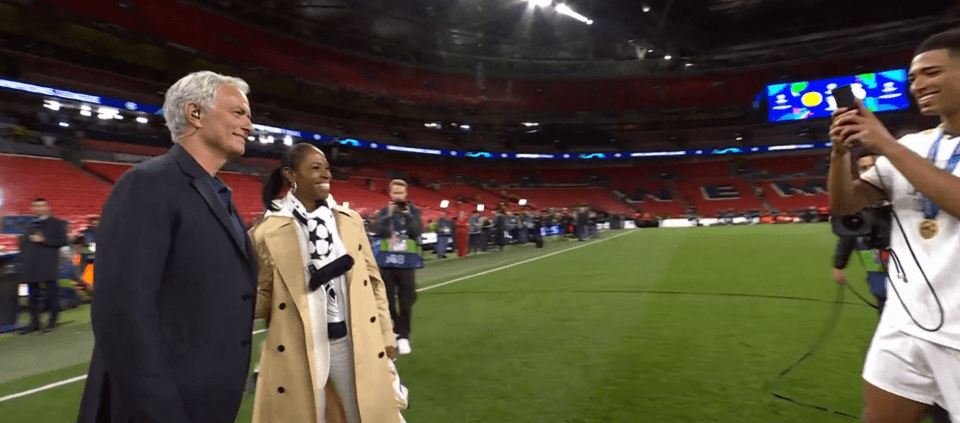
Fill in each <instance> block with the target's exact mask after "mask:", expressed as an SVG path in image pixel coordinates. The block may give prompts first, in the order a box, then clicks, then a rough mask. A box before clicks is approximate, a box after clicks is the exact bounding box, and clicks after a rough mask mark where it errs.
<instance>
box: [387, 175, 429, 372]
mask: <svg viewBox="0 0 960 423" xmlns="http://www.w3.org/2000/svg"><path fill="white" fill-rule="evenodd" d="M422 234H423V221H422V220H421V219H420V210H418V209H417V208H416V207H414V206H413V204H412V203H410V202H409V201H407V183H406V182H404V181H403V180H400V179H394V180H392V181H390V204H389V205H387V207H384V208H383V209H381V210H380V212H379V213H377V235H378V236H379V237H380V253H379V254H378V256H377V265H378V266H379V267H380V274H381V276H383V283H384V285H386V288H387V300H388V303H389V304H388V305H389V307H390V317H391V319H392V320H393V326H394V329H393V330H394V332H396V334H397V349H398V350H399V352H400V354H409V353H410V352H411V348H410V321H411V316H412V315H413V304H414V303H415V302H416V301H417V282H416V273H415V272H416V270H415V269H417V268H420V267H423V257H421V256H420V236H421V235H422ZM398 302H399V306H400V310H399V311H397V305H398V304H397V303H398Z"/></svg>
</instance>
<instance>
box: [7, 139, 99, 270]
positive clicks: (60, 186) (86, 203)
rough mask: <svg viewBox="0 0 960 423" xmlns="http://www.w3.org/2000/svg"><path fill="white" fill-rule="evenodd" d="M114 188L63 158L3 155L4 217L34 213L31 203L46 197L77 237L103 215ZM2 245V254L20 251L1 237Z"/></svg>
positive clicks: (11, 239) (10, 238)
mask: <svg viewBox="0 0 960 423" xmlns="http://www.w3.org/2000/svg"><path fill="white" fill-rule="evenodd" d="M110 188H111V186H110V184H107V183H105V182H102V181H100V180H98V179H96V178H94V177H93V176H90V175H88V174H86V173H84V172H83V171H81V170H80V169H78V168H76V167H73V166H71V165H69V164H67V163H66V162H64V161H62V160H60V159H50V158H38V157H24V156H15V155H7V154H0V192H2V194H0V195H2V198H3V204H2V205H0V215H23V214H32V213H31V212H30V203H32V202H33V200H34V199H36V198H41V197H42V198H44V199H46V200H47V201H48V202H49V204H50V207H51V208H52V209H53V212H54V214H55V215H57V216H59V217H60V218H61V219H64V220H66V221H67V222H69V224H70V228H69V233H70V234H71V235H74V234H76V233H77V232H78V231H80V230H81V229H83V228H84V227H86V224H87V220H88V219H89V218H90V217H91V216H97V215H99V214H100V210H101V208H102V206H103V202H104V201H105V200H106V199H107V195H108V194H109V193H110ZM0 246H2V247H3V250H0V251H7V250H16V248H17V239H16V237H13V236H7V235H4V236H0Z"/></svg>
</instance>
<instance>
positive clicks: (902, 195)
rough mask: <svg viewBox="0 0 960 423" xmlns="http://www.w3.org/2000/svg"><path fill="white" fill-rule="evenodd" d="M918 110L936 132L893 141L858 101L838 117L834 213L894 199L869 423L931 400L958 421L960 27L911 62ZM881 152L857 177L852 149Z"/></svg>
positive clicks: (904, 418)
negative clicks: (888, 295)
mask: <svg viewBox="0 0 960 423" xmlns="http://www.w3.org/2000/svg"><path fill="white" fill-rule="evenodd" d="M909 79H910V92H911V94H912V95H913V96H914V97H915V98H916V99H917V103H918V105H919V107H920V111H921V112H922V113H924V114H926V115H936V116H939V117H940V120H941V125H940V126H939V127H937V128H935V129H931V130H926V131H923V132H920V133H916V134H911V135H907V136H905V137H903V138H901V139H900V140H899V141H898V140H896V139H895V138H894V137H893V136H892V135H891V134H890V132H889V131H888V130H887V129H886V128H885V127H884V126H883V124H882V123H881V122H880V121H879V120H878V119H877V118H876V116H874V114H873V113H872V112H871V111H870V110H869V109H867V108H866V107H865V106H864V105H863V104H862V103H860V102H859V101H858V104H857V108H856V109H854V110H848V109H846V108H841V109H839V110H837V111H836V112H835V113H834V115H833V124H832V125H831V128H830V138H831V141H832V142H833V148H832V152H831V155H830V174H829V180H828V184H829V188H830V208H831V210H832V212H833V213H834V215H840V216H842V215H851V214H854V213H857V212H859V211H861V210H863V209H864V208H866V207H867V206H869V205H871V204H874V203H877V202H879V201H882V200H884V199H886V200H889V201H890V203H891V204H892V209H893V211H894V214H893V217H894V222H895V224H894V225H893V231H892V234H891V262H893V266H891V269H890V271H889V272H888V274H889V276H890V281H889V283H888V285H887V289H888V290H891V291H893V294H894V295H893V296H894V297H897V301H890V303H889V304H887V306H886V307H885V310H884V313H883V314H882V315H881V317H880V324H879V325H878V327H877V331H876V333H875V334H874V337H873V341H872V342H871V344H870V350H869V352H868V353H867V358H866V360H865V362H864V368H863V379H864V390H863V394H864V412H863V416H862V419H863V421H864V422H870V423H874V422H904V423H914V422H919V421H921V419H923V418H924V417H925V416H926V415H927V414H929V413H930V411H931V408H932V406H933V405H934V404H940V405H942V406H943V407H944V408H946V409H947V410H948V411H949V413H950V416H951V417H952V418H953V421H960V362H958V360H960V311H958V310H960V273H958V272H957V271H956V270H955V266H956V263H957V262H958V261H960V220H958V219H957V216H960V177H958V176H957V175H955V173H954V172H955V171H956V168H957V164H958V162H960V137H958V136H957V134H960V31H956V30H953V31H949V32H945V33H941V34H938V35H935V36H933V37H931V38H930V39H928V40H926V41H925V42H924V43H923V44H921V46H920V47H919V49H918V50H917V52H916V54H915V56H914V58H913V61H912V63H911V65H910V73H909ZM861 147H862V148H864V149H866V150H869V151H873V152H876V153H878V154H879V155H880V158H879V159H877V161H876V165H875V166H874V167H873V168H872V169H871V170H869V171H868V172H866V173H865V174H863V175H861V179H860V180H854V178H852V177H851V176H850V175H851V160H850V157H851V152H850V149H851V148H861Z"/></svg>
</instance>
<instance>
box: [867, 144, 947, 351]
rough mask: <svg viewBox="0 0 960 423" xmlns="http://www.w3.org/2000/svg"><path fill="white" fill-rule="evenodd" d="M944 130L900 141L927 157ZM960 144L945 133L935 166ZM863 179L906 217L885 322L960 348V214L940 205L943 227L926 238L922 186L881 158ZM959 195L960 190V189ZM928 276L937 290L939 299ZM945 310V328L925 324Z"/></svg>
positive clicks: (896, 228) (896, 236)
mask: <svg viewBox="0 0 960 423" xmlns="http://www.w3.org/2000/svg"><path fill="white" fill-rule="evenodd" d="M941 132H942V128H935V129H930V130H926V131H923V132H919V133H916V134H910V135H907V136H905V137H903V138H901V139H900V140H899V142H900V143H901V144H903V145H904V146H906V147H907V148H909V149H910V150H912V151H913V152H914V153H917V154H918V155H920V156H921V157H924V158H925V159H926V157H927V155H928V154H929V152H930V147H931V146H932V145H933V143H934V142H935V141H936V139H937V137H939V136H940V134H941ZM958 143H960V137H950V136H949V135H944V136H943V138H942V139H941V141H940V148H939V151H938V152H937V156H936V163H935V165H936V166H937V167H938V168H940V169H944V168H946V167H947V161H948V160H949V159H950V156H951V155H952V154H953V152H954V149H955V148H956V147H957V144H958ZM957 171H960V167H958V169H955V170H954V175H957V174H958V173H957ZM861 178H862V179H864V180H865V181H867V182H869V183H871V184H873V185H875V186H877V187H879V188H881V189H882V190H883V191H884V192H886V196H887V198H888V199H889V200H890V202H891V203H892V204H893V210H894V212H895V213H896V216H897V217H898V218H899V221H900V224H899V225H898V224H897V220H896V219H894V221H893V230H892V234H891V247H892V250H893V253H894V254H895V255H896V257H897V258H898V259H899V263H900V267H901V268H902V270H900V271H899V272H898V271H897V265H896V261H895V260H893V259H892V258H891V260H890V261H889V262H888V264H887V267H888V270H889V272H888V273H889V275H890V278H889V279H888V280H887V304H886V307H885V309H884V311H883V316H882V317H881V319H880V324H882V325H889V326H892V327H894V328H896V329H898V330H900V331H902V332H904V333H906V334H908V335H911V336H914V337H917V338H920V339H924V340H927V341H930V342H933V343H936V344H940V345H944V346H948V347H951V348H954V349H958V350H960V219H957V217H956V216H953V215H951V214H949V213H947V212H946V211H944V210H940V213H939V214H938V215H937V217H936V219H935V220H936V222H937V225H938V226H939V231H938V232H937V234H936V235H935V236H934V237H933V238H931V239H929V240H927V239H924V238H923V237H921V236H920V224H921V223H922V222H923V220H924V215H923V205H922V202H921V201H920V196H919V191H917V190H916V189H915V188H914V186H913V184H912V183H911V182H910V181H908V180H907V178H906V177H904V176H903V174H902V173H900V171H898V170H897V169H896V168H895V167H894V166H893V164H891V163H890V160H889V159H887V158H886V157H880V158H878V159H877V161H876V165H875V166H874V167H873V168H872V169H870V170H868V171H867V172H865V173H864V174H863V175H861ZM955 195H960V192H957V193H956V194H955ZM901 227H902V230H901ZM911 249H912V254H911ZM918 263H919V264H918ZM921 269H922V271H921ZM924 274H925V275H926V279H925V278H924ZM927 280H929V281H930V286H932V287H933V290H934V291H936V298H935V297H934V294H933V292H931V289H930V286H928V285H927V282H926V281H927ZM898 297H899V299H898ZM937 299H939V302H940V304H941V305H942V306H943V310H942V311H941V310H940V308H939V307H938V306H937ZM901 300H902V302H901ZM908 313H909V314H908ZM910 315H912V316H913V319H911V317H910ZM941 315H943V319H944V323H943V326H942V327H941V328H940V329H939V330H937V331H934V332H931V331H928V330H924V329H923V328H921V326H923V327H925V328H927V329H934V328H936V327H937V326H938V325H939V323H940V316H941ZM914 319H916V322H914ZM918 324H919V325H918Z"/></svg>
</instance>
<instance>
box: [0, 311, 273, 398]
mask: <svg viewBox="0 0 960 423" xmlns="http://www.w3.org/2000/svg"><path fill="white" fill-rule="evenodd" d="M266 331H267V330H266V329H257V330H255V331H253V335H256V334H260V333H264V332H266ZM86 378H87V375H82V376H77V377H75V378H70V379H67V380H61V381H59V382H54V383H51V384H49V385H44V386H41V387H39V388H34V389H31V390H29V391H23V392H18V393H16V394H12V395H7V396H5V397H0V402H4V401H10V400H12V399H17V398H20V397H25V396H27V395H32V394H36V393H37V392H43V391H46V390H48V389H53V388H56V387H59V386H63V385H69V384H71V383H74V382H79V381H81V380H85V379H86Z"/></svg>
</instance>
